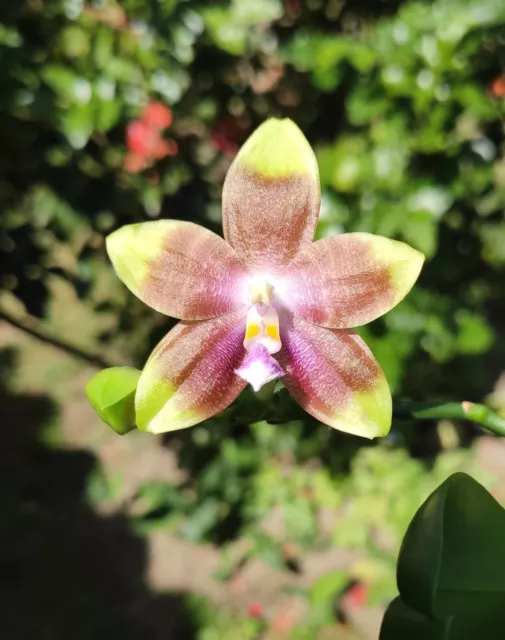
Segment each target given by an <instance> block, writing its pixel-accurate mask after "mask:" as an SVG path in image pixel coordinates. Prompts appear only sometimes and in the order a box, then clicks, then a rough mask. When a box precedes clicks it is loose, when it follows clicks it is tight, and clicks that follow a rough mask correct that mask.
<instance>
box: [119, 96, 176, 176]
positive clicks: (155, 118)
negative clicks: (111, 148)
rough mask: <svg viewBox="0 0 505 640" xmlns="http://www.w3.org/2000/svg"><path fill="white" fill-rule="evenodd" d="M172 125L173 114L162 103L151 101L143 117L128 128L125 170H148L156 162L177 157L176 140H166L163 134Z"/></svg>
mask: <svg viewBox="0 0 505 640" xmlns="http://www.w3.org/2000/svg"><path fill="white" fill-rule="evenodd" d="M171 124H172V112H171V111H170V109H169V108H168V107H165V105H163V104H162V103H161V102H156V101H151V102H149V104H148V105H147V107H146V108H145V109H144V112H143V113H142V116H141V117H140V118H139V119H137V120H132V121H131V122H129V123H128V125H127V127H126V146H127V148H128V154H127V155H126V158H125V160H124V165H123V168H124V170H125V171H127V172H128V173H138V172H139V171H143V170H144V169H147V167H149V166H150V165H151V164H152V162H153V161H154V160H161V159H162V158H165V157H166V156H175V155H177V152H178V151H179V148H178V146H177V143H176V142H175V140H164V139H163V138H162V137H161V132H162V130H163V129H166V128H167V127H169V126H170V125H171Z"/></svg>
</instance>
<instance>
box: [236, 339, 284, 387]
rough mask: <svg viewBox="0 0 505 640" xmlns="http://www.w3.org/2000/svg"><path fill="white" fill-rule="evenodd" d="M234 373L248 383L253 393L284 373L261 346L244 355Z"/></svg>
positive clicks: (257, 345)
mask: <svg viewBox="0 0 505 640" xmlns="http://www.w3.org/2000/svg"><path fill="white" fill-rule="evenodd" d="M235 373H236V374H237V375H238V376H239V377H240V378H242V380H245V381H246V382H248V383H249V384H250V385H251V387H252V388H253V389H254V391H259V390H260V389H261V387H262V386H263V385H265V384H266V383H267V382H271V381H272V380H277V379H278V378H282V376H283V375H284V374H285V371H284V369H283V368H282V367H281V365H280V364H279V363H278V362H277V360H275V358H272V356H271V355H270V354H269V353H268V351H267V349H266V348H265V347H264V346H263V345H262V344H256V345H254V346H253V347H252V348H251V350H250V351H248V352H247V353H246V355H245V357H244V359H243V361H242V364H241V365H240V367H239V368H238V369H235Z"/></svg>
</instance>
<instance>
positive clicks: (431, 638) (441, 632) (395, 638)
mask: <svg viewBox="0 0 505 640" xmlns="http://www.w3.org/2000/svg"><path fill="white" fill-rule="evenodd" d="M450 626H451V622H450V620H433V619H430V618H428V617H427V616H425V615H423V614H422V613H419V612H418V611H415V610H414V609H410V608H409V607H407V606H406V605H405V604H404V603H403V602H402V599H401V598H400V597H398V598H395V599H394V600H393V601H392V602H391V604H390V605H389V607H388V608H387V611H386V613H385V615H384V620H383V621H382V626H381V632H380V636H379V640H405V638H408V639H409V640H448V639H449V635H448V634H449V631H450Z"/></svg>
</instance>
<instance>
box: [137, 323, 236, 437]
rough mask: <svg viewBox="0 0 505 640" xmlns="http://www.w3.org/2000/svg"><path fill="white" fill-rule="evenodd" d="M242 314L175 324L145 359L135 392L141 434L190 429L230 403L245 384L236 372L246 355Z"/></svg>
mask: <svg viewBox="0 0 505 640" xmlns="http://www.w3.org/2000/svg"><path fill="white" fill-rule="evenodd" d="M244 320H245V313H244V312H243V311H242V310H239V311H235V312H233V313H228V314H226V315H224V316H221V317H220V318H213V319H212V320H206V321H205V322H195V323H190V322H179V324H178V325H176V326H175V327H174V328H173V329H172V330H171V331H170V332H169V333H168V335H167V336H166V337H165V338H164V339H163V340H162V341H161V342H160V343H159V344H158V346H157V347H156V348H155V350H154V351H153V353H152V354H151V356H150V358H149V360H148V361H147V364H146V366H145V367H144V370H143V371H142V375H141V376H140V379H139V381H138V385H137V391H136V394H135V417H136V422H137V426H138V428H139V429H141V430H145V431H150V432H152V433H163V432H165V431H175V430H177V429H185V428H187V427H191V426H193V425H195V424H197V423H199V422H202V421H203V420H206V419H207V418H210V417H212V416H213V415H215V414H216V413H219V412H220V411H222V410H223V409H225V408H226V407H227V406H228V405H230V404H231V403H232V402H233V400H235V398H236V397H237V396H238V395H239V393H240V392H241V391H242V389H244V387H245V385H246V383H245V381H244V380H242V379H241V378H239V377H238V376H237V375H236V374H235V373H234V370H235V369H237V368H238V367H239V366H240V363H241V362H242V360H243V357H244V355H245V350H244V347H243V345H242V340H243V335H244Z"/></svg>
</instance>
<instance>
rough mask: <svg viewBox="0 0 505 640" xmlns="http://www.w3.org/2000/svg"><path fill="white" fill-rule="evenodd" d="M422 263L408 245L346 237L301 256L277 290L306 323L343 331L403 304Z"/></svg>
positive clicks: (316, 244) (356, 235) (355, 235)
mask: <svg viewBox="0 0 505 640" xmlns="http://www.w3.org/2000/svg"><path fill="white" fill-rule="evenodd" d="M423 262H424V256H423V254H422V253H420V252H419V251H416V250H415V249H412V248H411V247H409V246H408V245H407V244H404V243H403V242H398V241H396V240H389V239H388V238H383V237H381V236H374V235H372V234H369V233H347V234H344V235H341V236H333V237H331V238H324V239H323V240H318V241H317V242H314V243H313V244H312V245H311V246H310V247H307V248H306V249H304V250H303V251H301V252H300V253H299V254H298V255H297V256H296V258H295V259H294V260H293V262H292V263H291V264H290V265H289V267H288V270H287V272H286V275H285V277H284V278H283V279H282V281H281V282H279V283H278V285H277V287H276V291H277V293H278V295H279V296H280V297H281V298H282V300H283V301H284V303H285V304H286V305H287V306H288V307H289V309H291V311H293V312H294V313H296V314H297V315H299V316H300V317H302V318H304V319H305V320H309V321H310V322H313V323H314V324H319V325H322V326H325V327H333V328H339V329H345V328H348V327H357V326H360V325H363V324H366V323H367V322H371V321H372V320H375V318H378V317H379V316H381V315H383V314H384V313H386V312H387V311H389V310H390V309H392V308H393V307H394V306H395V305H396V304H398V303H399V302H400V301H401V300H402V299H403V298H404V297H405V296H406V295H407V293H408V292H409V291H410V289H411V288H412V286H413V284H414V282H415V281H416V280H417V277H418V276H419V272H420V271H421V267H422V265H423Z"/></svg>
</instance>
